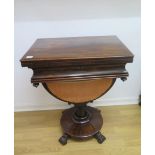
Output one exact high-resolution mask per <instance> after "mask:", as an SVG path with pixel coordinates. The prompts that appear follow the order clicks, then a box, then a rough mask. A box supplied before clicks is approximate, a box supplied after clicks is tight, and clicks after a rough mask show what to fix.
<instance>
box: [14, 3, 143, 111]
mask: <svg viewBox="0 0 155 155" xmlns="http://www.w3.org/2000/svg"><path fill="white" fill-rule="evenodd" d="M104 35H117V36H118V37H119V38H120V40H121V41H122V42H123V43H124V44H125V45H126V46H127V47H128V48H129V50H131V51H132V52H133V54H134V55H135V57H134V62H133V63H132V64H127V65H126V69H127V70H128V72H129V78H128V80H127V81H125V82H122V81H121V80H120V79H117V81H116V83H115V85H114V86H113V87H112V89H111V90H110V91H109V92H108V93H107V94H106V95H104V96H103V97H101V98H99V99H98V100H96V101H95V102H94V104H93V105H92V106H99V105H100V106H104V105H118V104H137V103H138V98H139V95H140V90H141V77H140V74H141V73H140V68H141V67H140V59H141V58H140V0H130V1H129V0H117V1H116V0H109V1H107V0H95V1H94V0H85V1H82V0H79V1H76V0H64V1H62V0H44V1H42V0H37V1H36V0H28V1H27V0H15V38H14V39H15V61H14V63H15V64H14V66H15V111H27V110H44V109H58V108H67V107H68V105H67V104H66V103H63V102H61V101H59V100H57V99H55V98H54V97H52V96H51V95H50V94H48V92H46V90H44V88H43V87H42V85H40V86H39V87H38V88H37V89H36V88H35V87H33V86H32V84H31V83H30V79H31V76H32V74H33V73H32V70H30V69H28V68H22V67H21V64H20V61H19V60H20V59H21V57H22V56H23V55H24V53H25V52H26V51H27V50H28V49H29V48H30V47H31V45H32V44H33V43H34V41H35V40H36V39H37V38H55V37H73V36H74V37H76V36H104Z"/></svg>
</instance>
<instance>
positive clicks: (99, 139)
mask: <svg viewBox="0 0 155 155" xmlns="http://www.w3.org/2000/svg"><path fill="white" fill-rule="evenodd" d="M94 137H95V138H96V139H97V142H98V143H100V144H102V143H103V142H104V141H105V140H106V137H105V136H103V135H102V134H101V132H100V131H99V132H97V133H96V134H95V135H94Z"/></svg>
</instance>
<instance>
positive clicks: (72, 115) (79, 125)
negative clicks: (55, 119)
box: [60, 106, 103, 140]
mask: <svg viewBox="0 0 155 155" xmlns="http://www.w3.org/2000/svg"><path fill="white" fill-rule="evenodd" d="M83 108H85V111H84V112H87V115H86V117H83V118H82V120H80V118H79V117H78V116H77V115H76V110H78V109H77V107H76V106H75V107H73V108H70V109H67V110H65V111H64V112H63V115H62V117H61V120H60V122H61V126H62V128H63V131H64V133H65V134H67V135H69V136H71V137H73V138H75V139H80V140H83V139H87V138H90V137H92V136H94V135H95V134H96V133H98V131H99V130H100V129H101V128H102V124H103V119H102V116H101V114H100V111H99V110H98V109H96V108H92V107H89V106H85V107H83ZM83 116H85V114H83Z"/></svg>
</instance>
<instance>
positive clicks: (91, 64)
mask: <svg viewBox="0 0 155 155" xmlns="http://www.w3.org/2000/svg"><path fill="white" fill-rule="evenodd" d="M20 61H21V65H22V66H23V67H29V68H31V69H33V71H34V73H33V76H32V78H31V82H33V83H35V82H45V81H51V80H69V79H70V80H72V79H86V78H103V77H110V78H112V77H127V76H128V72H127V71H126V69H125V65H126V63H130V62H132V61H133V54H132V53H131V52H130V51H129V50H128V48H127V47H126V46H125V45H124V44H123V43H122V42H121V41H120V40H119V39H118V38H117V37H116V36H94V37H72V38H45V39H37V40H36V42H35V43H34V44H33V45H32V47H31V48H30V49H29V50H28V52H27V53H26V54H25V55H24V56H23V58H22V59H21V60H20Z"/></svg>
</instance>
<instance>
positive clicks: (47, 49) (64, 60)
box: [21, 36, 133, 145]
mask: <svg viewBox="0 0 155 155" xmlns="http://www.w3.org/2000/svg"><path fill="white" fill-rule="evenodd" d="M132 61H133V54H132V53H131V52H130V51H129V50H128V49H127V47H126V46H125V45H124V44H123V43H122V42H121V41H120V40H119V39H118V38H117V37H116V36H104V37H103V36H97V37H74V38H52V39H38V40H36V42H35V43H34V44H33V45H32V47H31V48H30V49H29V50H28V52H27V53H26V54H25V55H24V56H23V58H22V59H21V65H22V66H23V67H28V68H31V69H32V70H33V76H32V78H31V82H32V83H33V85H34V86H35V87H37V86H38V85H39V83H42V84H43V86H44V87H45V89H46V90H47V91H48V92H49V93H50V94H52V95H53V96H55V97H57V98H58V99H60V100H62V101H66V102H68V103H69V104H74V106H75V107H74V108H72V109H69V110H67V111H65V112H64V113H63V114H62V117H61V126H62V129H63V132H64V135H63V136H62V137H61V138H60V139H59V141H60V143H61V144H63V145H64V144H66V143H67V139H68V138H69V137H72V138H76V139H77V138H79V139H86V138H88V137H95V138H96V139H97V141H98V143H102V142H103V141H104V140H105V137H104V136H103V135H102V134H101V133H100V131H99V130H100V129H101V127H102V117H101V115H100V113H99V112H98V110H96V109H94V108H90V107H88V106H86V104H87V103H89V102H93V100H95V99H97V98H98V97H100V96H101V95H103V94H105V93H106V92H107V91H108V90H109V89H110V88H111V87H112V85H113V84H114V82H115V80H116V78H121V79H122V80H123V81H124V80H126V78H127V76H128V72H127V71H126V69H125V65H126V64H127V63H131V62H132ZM77 124H78V125H77ZM76 129H77V131H76Z"/></svg>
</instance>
